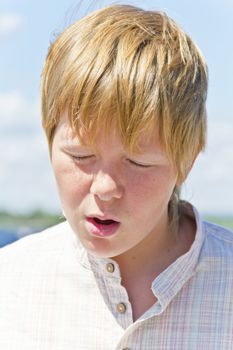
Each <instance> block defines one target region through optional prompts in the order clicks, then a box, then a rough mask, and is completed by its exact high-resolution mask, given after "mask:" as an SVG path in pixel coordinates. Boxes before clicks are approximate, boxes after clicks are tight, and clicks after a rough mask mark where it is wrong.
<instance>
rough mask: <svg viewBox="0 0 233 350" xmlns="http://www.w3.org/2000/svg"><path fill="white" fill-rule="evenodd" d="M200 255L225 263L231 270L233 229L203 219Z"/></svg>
mask: <svg viewBox="0 0 233 350" xmlns="http://www.w3.org/2000/svg"><path fill="white" fill-rule="evenodd" d="M202 228H203V231H204V232H203V233H204V237H205V239H204V244H203V248H202V256H204V257H205V258H206V259H208V260H210V259H211V261H212V262H218V263H226V264H227V265H228V266H229V268H231V269H232V270H233V231H231V230H230V229H227V228H225V227H222V226H220V225H216V224H214V223H211V222H207V221H204V222H203V223H202Z"/></svg>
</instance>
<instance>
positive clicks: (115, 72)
mask: <svg viewBox="0 0 233 350" xmlns="http://www.w3.org/2000/svg"><path fill="white" fill-rule="evenodd" d="M207 80H208V77H207V67H206V64H205V62H204V60H203V57H202V54H201V53H200V51H199V49H198V48H197V46H196V45H195V44H194V43H193V41H192V40H191V39H190V37H189V36H188V35H187V34H186V33H184V31H183V30H182V29H181V28H180V27H179V26H178V25H177V24H176V23H175V22H174V21H173V20H172V19H171V18H169V17H168V16H167V15H166V14H165V13H163V12H157V11H144V10H142V9H140V8H137V7H134V6H128V5H114V6H109V7H106V8H103V9H101V10H98V11H96V12H94V13H92V14H90V15H88V16H86V17H85V18H83V19H81V20H79V21H77V22H75V23H74V24H73V25H71V26H70V27H69V28H67V29H66V30H65V31H64V32H63V33H61V34H60V35H59V36H58V38H57V39H56V40H55V42H54V43H53V44H52V45H51V47H50V48H49V52H48V56H47V59H46V62H45V66H44V70H43V74H42V116H43V127H44V129H45V132H46V135H47V138H48V142H49V146H50V150H51V145H52V141H53V135H54V131H55V128H56V126H57V124H58V122H59V119H60V116H61V113H63V112H64V110H65V109H68V114H69V118H70V122H71V125H72V126H73V127H74V128H75V130H76V131H77V133H78V135H79V136H80V137H81V135H80V127H82V129H84V130H86V131H87V133H88V134H89V135H91V140H92V141H93V143H94V142H95V136H96V132H97V129H98V128H99V127H100V126H101V128H102V129H103V130H105V131H106V132H107V131H108V130H109V129H110V128H112V127H113V125H114V127H117V128H118V130H119V133H120V135H121V137H122V140H123V141H124V143H125V145H126V146H127V147H129V148H130V149H133V148H134V147H135V146H136V144H137V139H138V136H139V134H140V133H141V132H142V131H147V132H151V130H154V127H156V126H157V127H158V128H159V131H160V138H161V142H162V143H163V145H164V146H165V149H166V151H167V154H168V155H169V157H170V159H171V160H172V162H173V164H174V165H175V166H176V169H177V172H178V179H179V183H182V182H183V181H184V179H185V177H186V175H187V172H188V169H189V167H190V166H191V163H192V161H193V159H194V158H195V156H196V155H197V154H198V153H199V152H200V151H201V150H202V149H203V148H204V146H205V139H206V109H205V101H206V94H207ZM113 123H114V124H113ZM178 193H179V188H178V187H177V188H175V190H174V195H173V197H172V198H171V202H170V208H173V209H171V210H170V211H171V212H172V213H173V214H171V217H174V212H175V209H174V208H177V205H176V204H177V203H178V202H179V195H178ZM175 198H176V199H175ZM174 203H175V204H174Z"/></svg>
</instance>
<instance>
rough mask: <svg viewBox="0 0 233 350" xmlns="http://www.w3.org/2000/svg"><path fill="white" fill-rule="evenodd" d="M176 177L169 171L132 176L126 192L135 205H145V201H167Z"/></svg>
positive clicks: (159, 202) (154, 202) (155, 202)
mask: <svg viewBox="0 0 233 350" xmlns="http://www.w3.org/2000/svg"><path fill="white" fill-rule="evenodd" d="M175 184H176V177H175V176H174V175H173V174H171V173H170V172H169V171H162V170H159V171H156V172H155V173H150V174H139V175H137V176H134V177H133V178H132V180H131V181H130V182H129V184H128V192H129V193H130V194H131V196H132V197H131V200H132V202H133V203H134V205H135V206H138V205H140V207H143V206H144V207H146V205H147V203H148V204H149V203H151V204H153V205H156V204H158V205H160V204H161V203H162V202H164V203H167V202H168V201H169V199H170V197H171V195H172V192H173V189H174V186H175Z"/></svg>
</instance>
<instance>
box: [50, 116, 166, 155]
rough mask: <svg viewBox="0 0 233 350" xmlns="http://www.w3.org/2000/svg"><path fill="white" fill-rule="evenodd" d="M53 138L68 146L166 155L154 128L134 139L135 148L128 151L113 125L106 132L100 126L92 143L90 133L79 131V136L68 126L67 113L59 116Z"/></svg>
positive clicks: (157, 131)
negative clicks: (115, 146) (116, 146)
mask: <svg viewBox="0 0 233 350" xmlns="http://www.w3.org/2000/svg"><path fill="white" fill-rule="evenodd" d="M55 138H56V139H57V138H58V139H59V141H60V142H62V143H64V144H66V145H70V146H75V145H83V146H86V147H93V148H99V147H112V146H113V145H118V146H119V147H121V148H124V149H127V151H129V152H130V153H141V152H146V151H147V150H150V151H153V150H154V151H156V152H160V153H163V154H165V153H166V152H165V148H164V147H163V145H162V142H161V140H160V136H159V130H158V128H156V127H155V128H153V130H145V131H142V132H141V133H140V134H139V136H138V137H137V139H136V142H135V146H134V147H133V148H132V149H129V147H127V146H126V145H125V144H124V142H123V140H122V138H121V136H120V132H119V130H118V128H117V127H116V126H115V125H114V123H113V124H112V126H111V128H108V129H107V130H105V129H104V128H103V127H102V126H101V125H100V126H99V128H98V130H97V131H96V137H95V141H94V142H93V138H92V134H91V133H88V132H85V131H84V130H80V136H79V135H78V134H77V132H76V130H75V129H74V128H72V126H71V124H70V121H69V117H68V113H67V112H66V113H63V114H62V115H61V119H60V121H59V123H58V125H57V128H56V131H55Z"/></svg>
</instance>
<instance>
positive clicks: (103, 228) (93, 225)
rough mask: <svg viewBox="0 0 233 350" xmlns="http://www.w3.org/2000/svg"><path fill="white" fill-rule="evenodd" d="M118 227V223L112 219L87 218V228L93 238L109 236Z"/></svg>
mask: <svg viewBox="0 0 233 350" xmlns="http://www.w3.org/2000/svg"><path fill="white" fill-rule="evenodd" d="M119 226H120V222H118V221H115V220H112V219H106V220H101V219H99V218H97V217H88V218H87V227H88V229H89V230H90V232H91V233H92V234H94V235H95V236H99V237H106V236H111V235H113V234H114V233H116V232H117V230H118V228H119Z"/></svg>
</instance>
